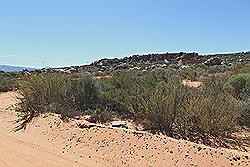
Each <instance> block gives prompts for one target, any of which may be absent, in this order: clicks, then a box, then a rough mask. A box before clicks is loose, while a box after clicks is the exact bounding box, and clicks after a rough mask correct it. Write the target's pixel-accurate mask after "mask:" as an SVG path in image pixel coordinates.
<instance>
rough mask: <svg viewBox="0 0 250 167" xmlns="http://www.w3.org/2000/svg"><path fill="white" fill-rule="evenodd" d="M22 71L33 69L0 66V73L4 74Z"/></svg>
mask: <svg viewBox="0 0 250 167" xmlns="http://www.w3.org/2000/svg"><path fill="white" fill-rule="evenodd" d="M22 70H29V71H31V70H35V68H29V67H20V66H9V65H0V71H4V72H18V71H22Z"/></svg>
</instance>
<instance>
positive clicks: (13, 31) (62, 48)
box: [0, 0, 250, 67]
mask: <svg viewBox="0 0 250 167" xmlns="http://www.w3.org/2000/svg"><path fill="white" fill-rule="evenodd" d="M249 9H250V1H249V0H0V64H9V65H22V66H31V67H42V66H43V61H45V65H46V66H66V65H80V64H86V63H90V62H92V61H94V60H97V59H100V58H104V57H108V58H113V57H124V56H127V55H131V54H140V53H152V52H177V51H186V52H189V51H191V52H193V51H196V52H199V53H217V52H219V53H221V52H236V51H248V50H250V10H249Z"/></svg>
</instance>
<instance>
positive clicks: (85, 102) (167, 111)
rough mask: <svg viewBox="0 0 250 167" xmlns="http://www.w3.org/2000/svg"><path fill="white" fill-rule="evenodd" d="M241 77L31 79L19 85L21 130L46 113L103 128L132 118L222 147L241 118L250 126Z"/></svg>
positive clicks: (131, 74)
mask: <svg viewBox="0 0 250 167" xmlns="http://www.w3.org/2000/svg"><path fill="white" fill-rule="evenodd" d="M177 71H178V73H176V72H177ZM198 74H199V75H198ZM244 76H245V74H244ZM184 78H188V79H193V80H196V79H197V78H203V83H204V85H203V86H202V87H201V88H190V87H187V86H184V85H182V84H181V80H182V79H184ZM239 78H241V75H240V77H238V76H237V77H231V78H230V79H229V82H227V77H224V78H218V77H217V78H215V77H213V76H211V77H208V76H207V75H206V76H205V77H201V76H200V73H197V72H195V69H187V70H186V69H184V70H183V71H182V70H175V69H169V70H168V73H166V71H164V70H154V71H139V70H121V71H117V72H114V73H112V77H109V78H106V79H100V80H93V79H91V77H89V76H86V75H81V74H79V75H65V74H40V75H37V76H31V77H27V78H26V79H24V80H22V82H20V93H21V95H22V96H21V98H20V103H19V105H18V108H17V112H18V114H19V116H20V117H19V118H20V119H19V120H18V122H19V126H18V128H17V129H21V128H25V127H26V125H27V123H29V122H30V121H31V120H32V118H33V117H36V116H38V115H39V114H41V113H46V112H52V113H57V114H60V115H61V117H62V119H64V120H67V118H69V117H75V116H78V115H84V114H90V115H92V116H93V117H94V118H95V120H96V121H97V122H100V123H105V122H108V121H111V120H112V119H113V118H115V117H120V118H122V119H132V120H133V121H134V122H135V123H137V124H140V125H142V126H143V127H144V129H145V130H149V131H151V132H153V133H162V134H165V135H168V136H172V137H175V138H183V139H188V140H191V141H195V142H201V143H204V144H211V140H212V139H213V140H214V139H218V141H220V142H222V139H223V138H230V136H231V134H232V133H234V132H237V130H238V128H237V126H238V124H237V123H238V122H239V119H241V118H243V117H244V122H247V121H249V117H248V116H246V115H247V114H246V113H249V111H246V110H247V105H248V106H249V103H247V101H244V103H243V101H241V99H238V98H235V97H234V93H233V92H235V91H240V92H244V93H245V92H246V91H245V90H246V89H247V87H248V86H246V83H247V81H246V82H244V86H242V84H241V82H238V81H241V79H239ZM228 83H229V84H228ZM238 83H240V85H241V88H240V89H238V87H237V86H236V85H237V84H238ZM243 87H244V91H242V90H243ZM247 94H248V95H249V93H248V92H247Z"/></svg>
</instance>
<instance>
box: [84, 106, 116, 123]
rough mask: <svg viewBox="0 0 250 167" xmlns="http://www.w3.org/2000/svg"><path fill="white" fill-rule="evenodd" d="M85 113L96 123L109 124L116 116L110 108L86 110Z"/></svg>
mask: <svg viewBox="0 0 250 167" xmlns="http://www.w3.org/2000/svg"><path fill="white" fill-rule="evenodd" d="M85 113H86V114H90V115H91V116H92V117H93V118H94V120H96V122H97V123H106V122H110V121H112V120H113V118H114V117H115V116H116V113H115V112H114V111H112V110H111V109H110V108H95V109H88V110H87V111H86V112H85Z"/></svg>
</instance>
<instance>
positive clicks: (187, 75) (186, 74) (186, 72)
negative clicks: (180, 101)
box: [181, 68, 197, 81]
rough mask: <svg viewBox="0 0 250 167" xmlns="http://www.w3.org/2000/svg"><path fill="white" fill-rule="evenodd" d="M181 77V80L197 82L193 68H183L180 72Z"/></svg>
mask: <svg viewBox="0 0 250 167" xmlns="http://www.w3.org/2000/svg"><path fill="white" fill-rule="evenodd" d="M181 77H182V78H183V79H189V80H193V81H195V80H197V73H196V71H195V69H193V68H185V69H182V70H181Z"/></svg>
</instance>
